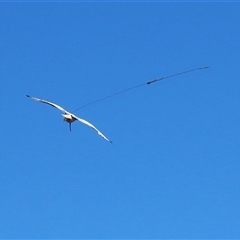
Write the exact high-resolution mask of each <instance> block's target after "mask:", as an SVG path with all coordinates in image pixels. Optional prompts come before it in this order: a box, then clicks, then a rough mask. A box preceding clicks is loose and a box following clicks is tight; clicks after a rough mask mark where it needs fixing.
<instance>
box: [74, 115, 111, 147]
mask: <svg viewBox="0 0 240 240" xmlns="http://www.w3.org/2000/svg"><path fill="white" fill-rule="evenodd" d="M71 115H72V116H73V117H74V118H76V119H77V120H78V121H79V122H81V123H84V124H86V125H87V126H89V127H91V128H93V129H94V130H96V131H97V133H98V135H100V136H101V137H103V138H104V139H105V140H107V141H108V142H110V143H112V141H110V140H109V139H108V138H107V137H106V136H104V135H103V134H102V133H101V132H100V131H99V130H98V129H97V128H96V127H94V126H93V125H92V124H91V123H90V122H88V121H86V120H84V119H82V118H79V117H77V116H75V115H73V114H71Z"/></svg>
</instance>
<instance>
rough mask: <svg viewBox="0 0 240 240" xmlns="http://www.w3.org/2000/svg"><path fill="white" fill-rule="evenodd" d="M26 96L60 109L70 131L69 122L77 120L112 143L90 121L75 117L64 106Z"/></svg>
mask: <svg viewBox="0 0 240 240" xmlns="http://www.w3.org/2000/svg"><path fill="white" fill-rule="evenodd" d="M26 96H27V97H28V98H31V99H32V100H35V101H37V102H41V103H46V104H48V105H50V106H52V107H55V108H57V109H58V110H60V111H62V113H63V114H62V116H63V120H64V121H66V122H68V123H69V129H70V132H71V124H72V122H74V121H76V120H78V121H79V122H81V123H83V124H86V125H87V126H89V127H91V128H93V129H94V130H96V131H97V133H98V135H100V136H101V137H102V138H104V139H105V140H106V141H108V142H110V143H112V141H111V140H109V139H108V138H107V137H106V136H104V135H103V134H102V133H101V132H100V131H99V130H98V129H97V128H96V127H95V126H93V125H92V124H91V123H90V122H88V121H86V120H84V119H82V118H79V117H77V116H76V115H74V114H72V113H70V112H68V111H66V110H65V109H64V108H62V107H61V106H59V105H57V104H55V103H52V102H49V101H46V100H43V99H40V98H36V97H31V96H29V95H26Z"/></svg>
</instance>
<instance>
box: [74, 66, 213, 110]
mask: <svg viewBox="0 0 240 240" xmlns="http://www.w3.org/2000/svg"><path fill="white" fill-rule="evenodd" d="M206 68H209V66H205V67H199V68H194V69H190V70H187V71H183V72H178V73H174V74H171V75H168V76H166V77H161V78H157V79H154V80H151V81H148V82H145V83H142V84H139V85H136V86H134V87H130V88H127V89H125V90H122V91H119V92H116V93H113V94H111V95H108V96H106V97H103V98H99V99H97V100H94V101H92V102H89V103H87V104H84V105H82V106H81V107H79V108H77V109H76V110H74V111H73V112H76V111H78V110H79V109H82V108H84V107H87V106H89V105H92V104H94V103H96V102H100V101H102V100H105V99H107V98H111V97H113V96H116V95H118V94H121V93H124V92H127V91H130V90H133V89H135V88H138V87H141V86H144V85H149V84H152V83H155V82H158V81H161V80H164V79H167V78H171V77H175V76H179V75H182V74H186V73H189V72H193V71H197V70H203V69H206Z"/></svg>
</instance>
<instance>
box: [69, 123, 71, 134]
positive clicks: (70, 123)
mask: <svg viewBox="0 0 240 240" xmlns="http://www.w3.org/2000/svg"><path fill="white" fill-rule="evenodd" d="M69 129H70V132H71V131H72V128H71V123H69Z"/></svg>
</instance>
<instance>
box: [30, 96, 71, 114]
mask: <svg viewBox="0 0 240 240" xmlns="http://www.w3.org/2000/svg"><path fill="white" fill-rule="evenodd" d="M26 96H27V97H29V98H31V99H33V100H35V101H37V102H42V103H46V104H48V105H50V106H53V107H55V108H57V109H59V110H60V111H62V112H63V113H68V111H66V110H65V109H64V108H62V107H60V106H58V105H57V104H55V103H51V102H48V101H46V100H43V99H39V98H35V97H31V96H29V95H26Z"/></svg>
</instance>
